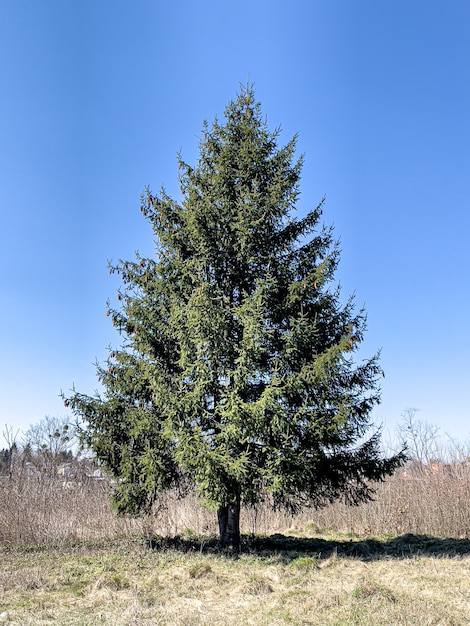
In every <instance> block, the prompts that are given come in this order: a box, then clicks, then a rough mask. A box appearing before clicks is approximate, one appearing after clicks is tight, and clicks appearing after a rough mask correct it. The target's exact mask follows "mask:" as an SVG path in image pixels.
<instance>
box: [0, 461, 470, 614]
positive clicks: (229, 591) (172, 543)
mask: <svg viewBox="0 0 470 626" xmlns="http://www.w3.org/2000/svg"><path fill="white" fill-rule="evenodd" d="M108 488H109V487H108V486H107V485H106V482H105V481H102V482H94V481H90V482H88V483H87V482H80V483H77V484H63V483H62V482H61V481H60V480H57V479H50V478H47V477H43V478H41V479H37V478H34V479H26V478H22V479H20V478H15V477H11V478H8V477H6V478H3V479H2V480H1V481H0V623H1V622H2V620H3V622H4V623H9V624H28V625H31V626H36V625H42V624H59V625H64V626H66V625H72V624H73V625H83V626H84V625H93V624H116V625H125V624H126V625H135V626H138V625H139V624H142V625H144V624H157V625H169V626H171V625H175V626H183V625H184V626H196V625H202V624H208V625H211V626H218V625H222V624H224V625H227V624H228V625H245V624H252V625H254V626H261V625H263V626H276V625H281V624H282V625H284V624H291V625H299V626H301V625H305V626H306V625H318V626H326V625H329V624H331V625H333V624H334V625H336V626H346V625H361V626H366V625H369V624H370V625H372V624H373V625H374V626H380V625H384V626H385V625H387V626H389V625H394V624H401V625H404V626H405V625H406V626H409V625H418V626H464V625H465V626H468V625H469V624H470V498H469V494H470V469H469V466H468V464H456V465H455V466H450V467H442V468H441V467H437V469H436V468H435V467H434V468H425V469H423V468H421V469H419V471H418V470H417V469H416V468H414V469H413V468H411V469H410V468H407V470H406V472H404V473H402V474H401V475H399V474H397V475H396V476H394V477H393V478H391V479H390V480H388V481H387V482H386V483H384V484H382V485H380V486H379V488H378V491H377V494H376V500H375V501H374V502H371V503H369V504H367V505H361V506H359V507H353V508H349V507H346V506H345V505H343V504H341V503H337V504H335V505H332V506H330V507H327V508H325V509H322V510H320V511H314V510H305V511H303V512H302V513H301V514H300V515H298V516H295V517H292V516H289V515H286V514H282V513H279V512H272V511H271V510H270V509H269V507H260V508H259V509H256V510H254V509H248V510H245V511H243V517H242V526H243V528H242V531H243V533H244V536H243V546H242V552H241V554H240V556H239V557H238V558H235V556H234V555H231V554H230V553H225V552H221V551H220V549H219V548H218V546H217V542H216V541H215V540H214V539H212V538H213V537H214V536H215V533H216V524H215V522H216V520H215V513H214V512H213V511H209V510H207V509H205V508H203V507H202V506H201V505H200V503H199V502H198V500H197V498H196V497H195V496H194V495H190V496H188V497H187V498H185V499H184V500H176V499H174V498H172V497H171V495H169V496H167V497H166V498H164V499H163V500H162V502H161V505H160V507H159V508H158V509H157V510H156V511H155V515H154V516H152V517H148V518H143V519H131V518H121V519H119V518H116V517H115V516H114V514H113V513H112V511H111V510H110V507H109V501H108V498H107V491H108Z"/></svg>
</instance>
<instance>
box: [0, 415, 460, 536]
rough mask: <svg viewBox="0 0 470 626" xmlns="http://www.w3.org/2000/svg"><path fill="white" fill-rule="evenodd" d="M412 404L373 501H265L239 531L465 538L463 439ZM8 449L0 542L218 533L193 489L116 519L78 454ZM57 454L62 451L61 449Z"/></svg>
mask: <svg viewBox="0 0 470 626" xmlns="http://www.w3.org/2000/svg"><path fill="white" fill-rule="evenodd" d="M415 413H416V412H415V411H413V410H411V411H408V412H407V413H406V414H405V416H404V418H405V420H404V424H403V425H402V426H401V430H400V434H401V436H402V440H403V441H404V443H406V445H407V446H408V449H409V451H410V456H411V457H412V458H411V460H410V461H409V462H408V464H407V465H406V466H405V467H403V468H401V469H400V470H399V471H398V472H397V473H396V474H395V475H394V476H393V477H391V478H389V479H388V480H387V481H386V482H384V483H381V484H379V485H377V491H376V494H375V499H374V501H372V502H369V503H367V504H362V505H359V506H357V507H350V506H347V505H345V504H343V503H341V502H337V503H335V504H333V505H330V506H327V507H325V508H324V509H320V510H314V509H305V510H303V511H302V512H301V513H300V514H298V515H296V516H291V515H288V514H286V513H283V512H279V511H272V509H271V508H270V507H269V506H268V504H266V505H263V506H259V507H257V508H249V509H245V510H244V511H243V512H242V516H241V525H242V528H241V530H242V532H243V533H249V534H251V533H255V534H272V533H276V532H285V531H287V530H298V531H302V532H303V531H305V530H306V529H308V530H311V531H324V530H325V529H331V530H333V531H338V532H346V533H348V532H351V533H354V534H356V535H359V536H367V535H397V534H398V535H399V534H404V533H413V534H425V535H433V536H436V537H441V538H445V537H454V538H459V537H462V538H469V537H470V498H469V494H470V462H469V460H470V445H468V444H461V443H458V442H454V441H450V440H448V441H447V442H446V445H445V446H443V445H441V442H440V440H439V439H438V436H437V431H436V429H435V428H434V427H432V426H429V425H427V424H426V423H422V422H418V421H417V420H416V415H415ZM55 432H56V431H54V433H55ZM60 432H61V433H65V434H67V432H66V431H60ZM54 433H53V440H54V442H55V441H56V440H57V439H58V437H57V436H55V434H54ZM15 450H16V448H15V446H14V445H11V446H10V448H9V454H6V455H5V460H4V468H3V475H1V476H0V545H14V546H19V545H25V544H44V543H50V544H57V543H61V542H69V541H73V540H77V539H79V540H83V539H108V538H115V537H129V536H132V535H135V536H142V535H144V536H145V535H147V536H152V535H155V534H157V535H163V536H172V535H185V534H192V533H194V534H197V535H204V536H213V535H216V534H217V525H216V514H215V512H214V511H211V510H208V509H207V508H204V507H203V506H202V505H201V503H200V502H199V500H198V498H197V496H196V495H194V494H190V495H188V496H186V497H185V498H184V499H178V498H177V497H176V496H175V495H174V494H166V495H163V496H162V497H161V500H160V501H159V503H158V505H157V506H156V507H155V511H154V515H153V516H151V517H150V516H149V517H143V518H139V519H135V518H130V517H129V518H119V517H117V516H116V515H115V514H114V513H113V511H112V510H111V506H110V501H109V491H110V489H112V483H111V481H109V480H108V479H106V478H104V477H103V475H102V474H100V473H99V472H96V471H95V472H93V471H92V469H91V466H90V465H89V464H87V463H86V462H85V463H84V462H83V461H81V462H79V463H77V464H76V465H74V463H62V464H61V465H57V466H55V467H52V468H48V467H47V466H46V465H45V464H44V463H42V464H39V465H38V463H36V464H31V462H29V461H26V459H27V457H26V456H24V455H23V456H18V458H16V460H15V454H17V452H15ZM3 452H5V451H3ZM59 453H60V454H62V456H63V450H62V449H61V450H59V451H58V453H57V455H58V454H59ZM7 457H8V458H7ZM37 458H38V456H37V454H36V459H37ZM57 458H59V457H57ZM61 458H62V457H61ZM0 460H1V459H0Z"/></svg>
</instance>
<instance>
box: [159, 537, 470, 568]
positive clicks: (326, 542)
mask: <svg viewBox="0 0 470 626" xmlns="http://www.w3.org/2000/svg"><path fill="white" fill-rule="evenodd" d="M147 545H148V547H149V548H152V549H154V550H168V549H170V550H178V551H181V552H196V551H197V552H201V553H209V554H220V555H227V556H230V555H232V556H233V554H232V553H231V552H230V550H227V548H226V547H223V546H221V545H220V544H219V542H218V541H217V539H209V538H201V537H191V538H185V537H179V536H178V537H171V538H169V537H166V538H161V537H156V538H153V539H150V540H148V541H147ZM241 553H242V554H252V555H258V556H260V557H264V558H267V557H273V556H278V557H279V558H281V559H282V560H283V561H285V562H290V561H292V560H293V559H296V558H298V557H299V556H301V555H302V556H305V555H309V556H314V557H316V558H318V559H328V558H330V557H331V556H333V555H336V556H338V557H345V558H356V559H357V558H359V559H362V560H364V561H374V560H378V559H384V558H400V559H403V558H412V557H417V556H433V557H454V556H464V555H470V540H469V539H437V538H435V537H429V536H426V535H410V534H407V535H401V536H399V537H394V538H393V539H384V540H381V539H345V540H330V539H322V538H320V537H318V538H316V537H314V538H299V537H290V536H286V535H278V534H277V535H271V536H269V537H256V536H255V537H252V536H248V535H244V536H243V537H242V545H241Z"/></svg>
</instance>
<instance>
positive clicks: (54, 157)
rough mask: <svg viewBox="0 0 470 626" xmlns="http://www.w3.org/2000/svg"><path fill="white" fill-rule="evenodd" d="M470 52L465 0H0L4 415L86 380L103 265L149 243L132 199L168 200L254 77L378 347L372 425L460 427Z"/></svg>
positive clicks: (95, 348) (99, 333)
mask: <svg viewBox="0 0 470 626" xmlns="http://www.w3.org/2000/svg"><path fill="white" fill-rule="evenodd" d="M469 61H470V3H469V2H468V1H467V0H448V1H447V2H443V1H441V2H437V1H434V2H433V1H432V0H431V1H430V0H416V1H414V2H409V0H406V1H405V0H381V1H380V2H377V0H357V1H353V0H290V2H285V1H284V0H264V1H261V0H239V2H237V3H223V2H218V1H216V0H212V1H209V0H207V1H204V0H201V1H200V2H194V1H192V0H180V2H173V3H172V2H157V1H156V0H134V1H133V2H129V1H128V0H67V1H64V0H44V1H42V2H41V1H40V0H15V1H14V2H8V1H6V0H5V1H3V2H0V81H1V83H0V84H1V98H0V255H1V258H0V328H1V344H0V345H1V349H0V431H1V430H3V428H4V426H5V424H9V425H10V426H12V427H14V428H15V429H16V428H19V429H25V428H27V426H28V425H29V424H32V423H36V422H38V421H39V420H40V419H42V418H43V417H44V416H45V415H53V416H55V415H67V410H66V409H65V408H64V407H63V404H62V401H61V399H60V398H59V394H60V391H61V390H64V391H65V392H68V391H69V390H70V388H71V387H72V385H73V384H75V386H76V388H77V389H78V390H79V391H82V392H84V393H92V392H93V391H94V389H95V388H96V386H97V381H96V376H95V369H94V366H93V362H94V361H95V359H98V360H100V361H102V360H104V359H105V357H106V356H107V353H108V352H107V348H108V346H109V345H110V344H114V345H118V343H119V336H118V335H117V334H116V333H115V332H114V330H113V329H112V327H111V324H110V322H109V319H108V318H106V316H105V310H106V304H105V303H106V300H107V298H111V299H113V298H114V296H115V293H116V288H117V286H118V283H117V281H116V279H115V277H113V276H109V274H108V271H107V260H108V259H115V260H116V259H118V258H123V259H127V258H132V257H133V254H134V251H135V250H140V251H141V252H142V253H146V254H147V253H150V252H151V250H152V237H151V233H150V230H149V227H148V225H147V223H146V222H145V221H144V220H143V219H142V217H141V215H140V213H139V196H140V193H141V192H142V190H143V189H144V187H145V186H146V185H150V186H151V187H152V189H153V190H155V191H157V190H158V188H159V187H160V186H161V184H162V183H164V184H165V186H166V188H167V190H168V191H169V192H170V193H172V194H174V195H175V197H178V191H177V184H176V179H177V168H176V153H177V152H178V150H180V149H181V150H182V155H183V157H184V158H185V160H186V161H188V162H189V163H192V162H194V161H195V159H196V155H197V142H198V137H199V136H200V131H201V127H202V121H203V120H204V119H208V120H212V119H213V117H214V116H215V115H216V114H218V115H219V116H220V115H221V114H222V112H223V109H224V106H225V104H226V103H227V102H228V101H229V100H230V99H232V98H234V97H235V96H236V93H237V91H238V89H239V85H240V83H246V82H247V81H251V82H253V83H254V84H255V89H256V94H257V97H258V99H259V101H260V102H261V104H262V108H263V111H264V113H265V114H266V116H267V119H268V123H269V125H270V126H271V127H272V128H274V127H276V126H278V125H281V126H282V128H283V132H282V135H281V140H282V141H284V142H286V141H288V140H289V139H290V137H291V136H292V135H293V134H294V133H297V132H298V133H299V151H300V152H303V153H305V157H306V161H305V166H304V170H303V177H302V184H301V191H302V194H301V197H300V202H299V205H298V211H299V213H300V215H301V214H302V212H305V211H307V210H308V209H309V208H312V207H313V205H315V204H316V203H317V201H318V200H319V199H320V198H321V197H322V196H323V195H324V194H326V197H327V204H326V210H325V214H324V219H325V222H326V223H334V225H335V229H336V235H337V237H338V238H340V240H341V248H342V261H341V265H340V269H339V272H338V278H339V279H340V281H341V283H342V285H343V293H344V295H345V297H346V295H348V294H349V293H351V292H355V293H356V301H357V304H358V305H359V306H360V305H362V304H364V305H365V307H366V310H367V313H368V332H367V335H366V340H365V342H364V355H371V354H372V353H373V352H375V350H376V349H377V348H382V366H383V368H384V370H385V375H386V377H385V379H384V380H383V383H382V400H383V401H382V404H381V406H380V407H379V408H378V409H377V410H376V411H375V413H374V419H375V421H376V422H377V423H383V424H384V428H385V431H386V432H389V433H390V432H393V430H394V428H395V426H396V424H397V422H399V420H400V416H401V414H402V413H403V412H404V411H405V409H407V408H409V407H416V408H418V409H419V410H420V412H419V414H418V415H419V417H420V418H421V419H422V420H426V421H428V422H431V423H433V424H436V425H438V426H440V427H441V429H442V431H443V432H449V433H450V434H451V435H453V436H455V437H457V438H459V439H461V440H463V439H465V438H467V437H468V436H469V435H470V422H469V417H470V415H469V414H470V410H469V403H468V399H467V396H468V394H469V386H470V381H469V352H470V322H469V305H470V294H469V287H470V280H469V275H470V263H469V232H470V212H469V205H470V80H469V70H468V67H469ZM1 445H2V442H1V441H0V447H1Z"/></svg>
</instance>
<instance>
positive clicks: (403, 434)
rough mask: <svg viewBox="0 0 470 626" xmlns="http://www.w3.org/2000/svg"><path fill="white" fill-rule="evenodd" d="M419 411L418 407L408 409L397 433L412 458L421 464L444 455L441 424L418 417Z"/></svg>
mask: <svg viewBox="0 0 470 626" xmlns="http://www.w3.org/2000/svg"><path fill="white" fill-rule="evenodd" d="M417 413H418V409H411V408H409V409H406V411H405V412H404V413H403V415H402V418H403V421H402V423H401V424H400V425H399V426H398V428H397V434H398V437H399V439H400V441H401V442H402V444H404V445H405V446H406V448H407V450H408V454H409V456H410V458H411V459H412V460H414V461H418V463H420V464H421V465H429V464H430V463H431V462H432V461H435V460H436V459H441V457H442V454H441V453H442V450H441V446H440V443H439V439H440V438H439V426H436V425H434V424H430V423H429V422H426V421H424V420H420V419H418V418H417V417H416V414H417ZM441 460H442V459H441Z"/></svg>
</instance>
